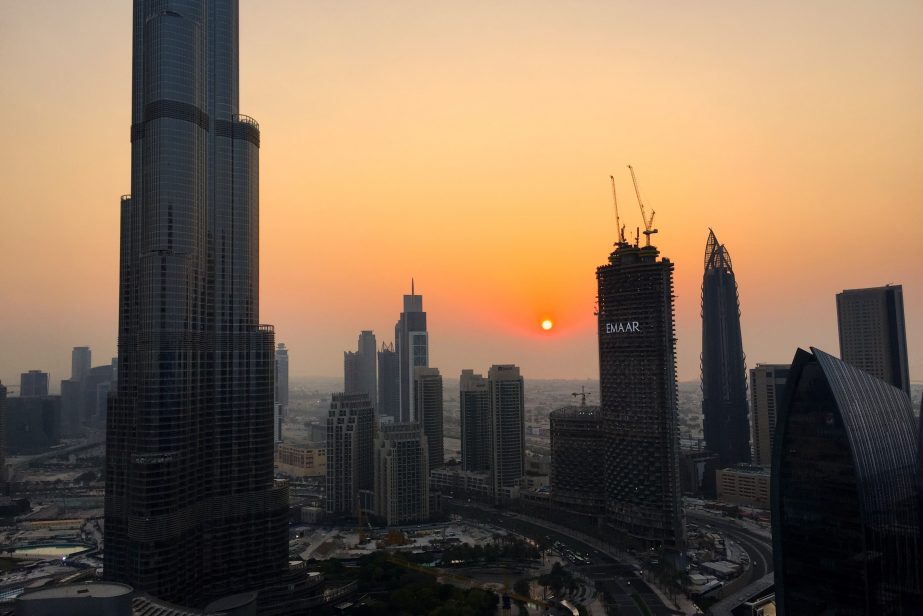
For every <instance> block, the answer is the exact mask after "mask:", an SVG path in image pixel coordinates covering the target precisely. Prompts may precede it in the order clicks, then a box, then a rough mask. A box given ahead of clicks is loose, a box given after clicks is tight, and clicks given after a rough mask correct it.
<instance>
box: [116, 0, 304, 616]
mask: <svg viewBox="0 0 923 616" xmlns="http://www.w3.org/2000/svg"><path fill="white" fill-rule="evenodd" d="M238 15H239V13H238V4H237V0H208V1H205V0H170V1H167V2H164V1H162V0H135V2H134V14H133V24H134V27H133V40H132V46H133V53H132V108H131V109H132V112H131V116H132V120H131V121H132V125H131V194H130V195H127V196H124V197H122V199H121V245H120V266H119V327H118V370H119V378H118V387H117V393H116V395H115V397H114V398H113V399H112V401H111V404H110V409H109V414H108V421H107V425H106V428H107V436H106V446H107V452H106V504H105V544H106V550H105V576H106V578H108V579H109V580H113V581H118V582H124V583H127V584H129V585H131V586H133V587H134V588H135V589H137V590H139V591H145V592H148V593H151V594H153V595H155V596H157V597H159V598H163V599H167V600H169V601H175V602H178V603H182V604H186V605H204V604H205V603H207V602H208V601H210V600H212V599H215V598H218V597H223V596H226V595H229V594H234V593H240V592H243V591H245V590H257V589H261V590H260V599H259V600H260V601H263V597H264V596H273V597H275V599H274V600H276V599H278V598H279V596H280V593H281V594H283V595H284V594H285V593H286V592H288V590H287V589H288V588H290V586H289V584H288V583H287V582H286V581H285V580H284V579H283V578H284V577H285V576H286V575H288V571H289V565H288V487H287V484H285V482H283V481H275V480H274V477H273V397H274V388H275V379H274V375H275V370H274V365H273V364H274V332H273V328H272V326H269V325H260V324H259V287H260V285H259V145H260V130H259V127H258V125H257V123H256V122H255V121H254V120H253V119H252V118H249V117H247V116H243V115H240V113H239V109H238V92H239V85H238V65H239V63H238ZM280 585H282V587H281V588H280ZM264 593H265V595H264Z"/></svg>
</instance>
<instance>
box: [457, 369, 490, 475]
mask: <svg viewBox="0 0 923 616" xmlns="http://www.w3.org/2000/svg"><path fill="white" fill-rule="evenodd" d="M458 401H459V413H458V414H459V422H460V429H461V463H462V469H464V470H466V471H473V472H477V473H484V472H487V471H489V470H490V392H489V391H488V387H487V379H485V378H484V377H483V376H481V375H480V374H475V373H474V370H462V373H461V377H460V378H459V381H458Z"/></svg>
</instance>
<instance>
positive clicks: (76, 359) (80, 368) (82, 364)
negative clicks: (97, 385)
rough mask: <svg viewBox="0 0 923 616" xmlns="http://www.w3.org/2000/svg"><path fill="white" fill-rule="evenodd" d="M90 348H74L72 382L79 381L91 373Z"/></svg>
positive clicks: (72, 354)
mask: <svg viewBox="0 0 923 616" xmlns="http://www.w3.org/2000/svg"><path fill="white" fill-rule="evenodd" d="M90 358H91V354H90V347H85V346H84V347H74V350H73V351H71V380H72V381H79V380H81V379H83V377H85V376H86V375H87V374H89V372H90Z"/></svg>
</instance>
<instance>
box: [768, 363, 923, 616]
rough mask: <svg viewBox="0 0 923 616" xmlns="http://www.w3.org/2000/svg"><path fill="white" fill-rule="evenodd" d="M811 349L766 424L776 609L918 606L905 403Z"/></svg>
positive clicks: (915, 516) (913, 464)
mask: <svg viewBox="0 0 923 616" xmlns="http://www.w3.org/2000/svg"><path fill="white" fill-rule="evenodd" d="M811 351H812V352H811V353H808V352H806V351H802V350H799V351H798V353H797V354H796V355H795V359H794V361H793V362H792V368H791V373H790V376H789V380H788V384H787V385H786V393H785V401H784V402H783V404H782V405H781V408H780V411H779V417H778V422H777V424H776V425H777V430H776V443H775V449H774V450H773V463H772V540H773V560H774V562H775V585H776V605H777V607H778V610H779V614H781V615H782V616H793V615H799V616H800V615H801V614H843V615H856V616H859V615H868V614H876V615H879V614H881V615H908V616H909V615H910V614H919V613H920V606H921V605H923V586H921V585H923V558H921V554H923V541H921V540H923V538H921V536H920V531H921V529H920V526H919V525H920V517H919V511H918V507H919V506H920V504H919V502H918V498H919V497H918V494H917V489H918V485H919V480H920V477H919V475H918V474H917V473H918V469H917V460H916V457H917V455H918V454H917V452H918V448H919V446H920V445H919V443H918V442H917V437H916V433H915V431H916V425H915V422H914V418H913V412H912V410H911V407H910V401H909V399H908V398H907V396H906V395H904V393H903V392H902V391H901V390H899V389H897V388H895V387H892V386H891V385H889V384H887V383H886V382H884V381H882V380H880V379H877V378H875V377H873V376H871V375H869V374H868V373H867V372H864V371H862V370H860V369H858V368H856V367H854V366H852V365H850V364H848V363H846V362H844V361H842V360H839V359H837V358H835V357H831V356H830V355H827V354H826V353H823V352H822V351H819V350H817V349H811Z"/></svg>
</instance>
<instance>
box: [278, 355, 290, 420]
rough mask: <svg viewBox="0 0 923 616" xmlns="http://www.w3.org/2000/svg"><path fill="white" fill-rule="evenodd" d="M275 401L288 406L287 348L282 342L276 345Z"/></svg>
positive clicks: (285, 406)
mask: <svg viewBox="0 0 923 616" xmlns="http://www.w3.org/2000/svg"><path fill="white" fill-rule="evenodd" d="M276 403H277V404H280V405H282V408H283V409H285V408H288V349H287V348H285V345H284V344H282V343H279V346H277V347H276Z"/></svg>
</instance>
